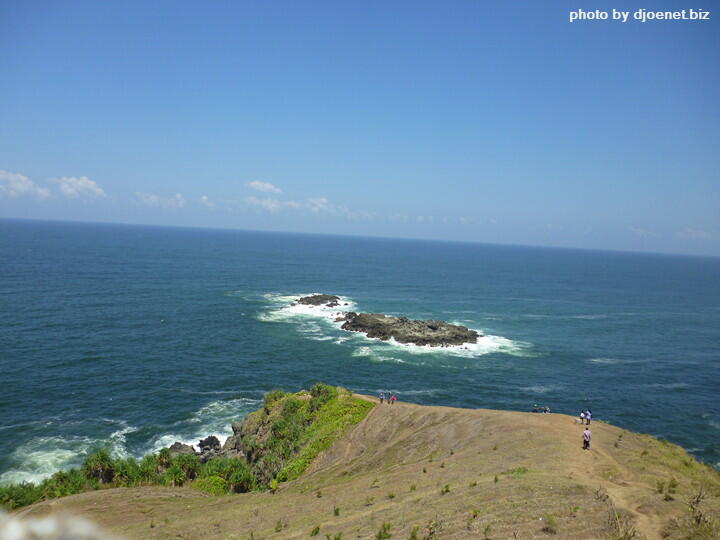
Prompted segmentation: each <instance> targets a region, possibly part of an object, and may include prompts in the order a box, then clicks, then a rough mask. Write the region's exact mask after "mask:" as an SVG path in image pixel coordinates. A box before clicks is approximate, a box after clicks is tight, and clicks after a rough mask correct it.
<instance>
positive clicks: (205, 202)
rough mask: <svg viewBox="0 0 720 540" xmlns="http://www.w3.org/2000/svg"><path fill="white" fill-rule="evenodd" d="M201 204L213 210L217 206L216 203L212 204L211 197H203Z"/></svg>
mask: <svg viewBox="0 0 720 540" xmlns="http://www.w3.org/2000/svg"><path fill="white" fill-rule="evenodd" d="M200 204H202V205H204V206H207V207H208V208H212V207H213V206H215V203H214V202H212V201H211V200H210V197H208V196H207V195H203V196H202V197H200Z"/></svg>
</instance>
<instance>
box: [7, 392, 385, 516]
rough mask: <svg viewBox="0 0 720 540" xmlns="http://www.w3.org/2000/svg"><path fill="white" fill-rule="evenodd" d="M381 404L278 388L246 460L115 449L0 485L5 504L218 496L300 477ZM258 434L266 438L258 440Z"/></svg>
mask: <svg viewBox="0 0 720 540" xmlns="http://www.w3.org/2000/svg"><path fill="white" fill-rule="evenodd" d="M372 407H373V404H372V403H370V402H368V401H365V400H362V399H357V398H355V397H353V396H352V394H351V393H350V392H348V391H347V390H345V389H343V388H336V387H333V386H328V385H325V384H320V383H318V384H316V385H314V386H313V387H312V389H311V390H310V392H306V391H301V392H298V393H295V394H292V393H285V392H282V391H280V390H274V391H272V392H270V393H268V394H266V396H265V404H264V407H263V408H262V409H261V410H259V411H256V412H254V413H251V415H249V416H248V418H247V419H246V421H245V423H244V432H247V433H248V434H247V435H246V436H245V437H244V439H243V443H244V445H243V446H244V448H245V453H246V459H240V458H215V459H211V460H209V461H208V462H206V463H200V461H199V460H198V457H197V456H195V455H192V454H171V453H170V452H169V451H168V450H167V449H163V450H161V451H160V452H158V453H157V454H149V455H146V456H145V457H143V458H142V459H141V460H136V459H134V458H127V459H118V458H113V457H112V456H111V455H110V452H109V451H108V450H107V449H99V450H98V451H96V452H94V453H92V454H90V455H88V456H87V457H86V458H85V461H84V462H83V465H82V466H81V467H80V468H73V469H70V470H67V471H59V472H56V473H55V474H53V475H52V476H51V477H50V478H47V479H45V480H43V481H42V482H41V483H39V484H33V483H29V482H23V483H20V484H11V485H5V486H0V507H4V508H5V509H8V510H12V509H15V508H19V507H22V506H27V505H30V504H33V503H35V502H38V501H41V500H46V499H52V498H57V497H64V496H67V495H74V494H77V493H82V492H84V491H91V490H98V489H104V488H113V487H137V486H152V485H163V486H184V485H188V486H190V487H192V488H195V489H198V490H200V491H204V492H206V493H209V494H212V495H221V494H225V493H243V492H248V491H253V490H263V489H266V488H268V487H269V488H270V489H273V490H274V489H275V488H276V487H277V485H278V482H282V481H287V480H292V479H295V478H298V477H299V476H300V475H301V474H302V473H303V472H304V471H305V469H306V468H307V466H308V465H309V464H310V463H311V462H312V460H313V459H314V458H315V457H316V456H317V455H318V454H319V453H320V452H322V451H323V450H325V449H327V448H328V447H330V446H331V445H332V444H333V442H335V441H336V440H337V439H338V438H339V437H341V436H342V435H343V434H344V433H345V431H346V430H347V429H348V428H349V427H350V426H352V425H354V424H356V423H358V422H359V421H360V420H362V419H363V418H365V416H366V415H367V413H368V412H369V411H370V409H371V408H372ZM253 433H258V434H262V435H260V436H256V435H254V434H253Z"/></svg>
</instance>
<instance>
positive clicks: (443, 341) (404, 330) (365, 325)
mask: <svg viewBox="0 0 720 540" xmlns="http://www.w3.org/2000/svg"><path fill="white" fill-rule="evenodd" d="M343 320H344V321H345V322H344V323H343V325H342V329H343V330H348V331H350V332H362V333H364V334H366V335H367V337H370V338H376V339H381V340H388V339H390V338H393V339H394V340H395V341H397V342H399V343H412V344H414V345H430V346H432V347H447V346H450V345H462V344H464V343H477V340H478V337H480V334H478V333H477V332H476V331H475V330H470V329H468V328H465V327H464V326H460V325H456V324H449V323H446V322H443V321H434V320H429V321H423V320H413V319H408V318H407V317H390V316H387V315H383V314H382V313H355V312H354V311H351V312H349V313H346V314H345V317H344V319H343Z"/></svg>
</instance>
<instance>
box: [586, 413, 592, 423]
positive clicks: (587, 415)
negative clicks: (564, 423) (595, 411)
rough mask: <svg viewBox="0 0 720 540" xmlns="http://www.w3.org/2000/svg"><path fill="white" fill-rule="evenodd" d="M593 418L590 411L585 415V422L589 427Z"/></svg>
mask: <svg viewBox="0 0 720 540" xmlns="http://www.w3.org/2000/svg"><path fill="white" fill-rule="evenodd" d="M591 418H592V411H591V410H590V409H588V410H587V412H586V413H585V420H586V421H587V425H588V426H589V425H590V419H591Z"/></svg>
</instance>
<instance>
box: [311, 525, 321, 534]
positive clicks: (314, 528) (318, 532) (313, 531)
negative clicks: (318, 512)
mask: <svg viewBox="0 0 720 540" xmlns="http://www.w3.org/2000/svg"><path fill="white" fill-rule="evenodd" d="M318 534H320V525H315V527H313V530H312V531H310V536H317V535H318Z"/></svg>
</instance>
